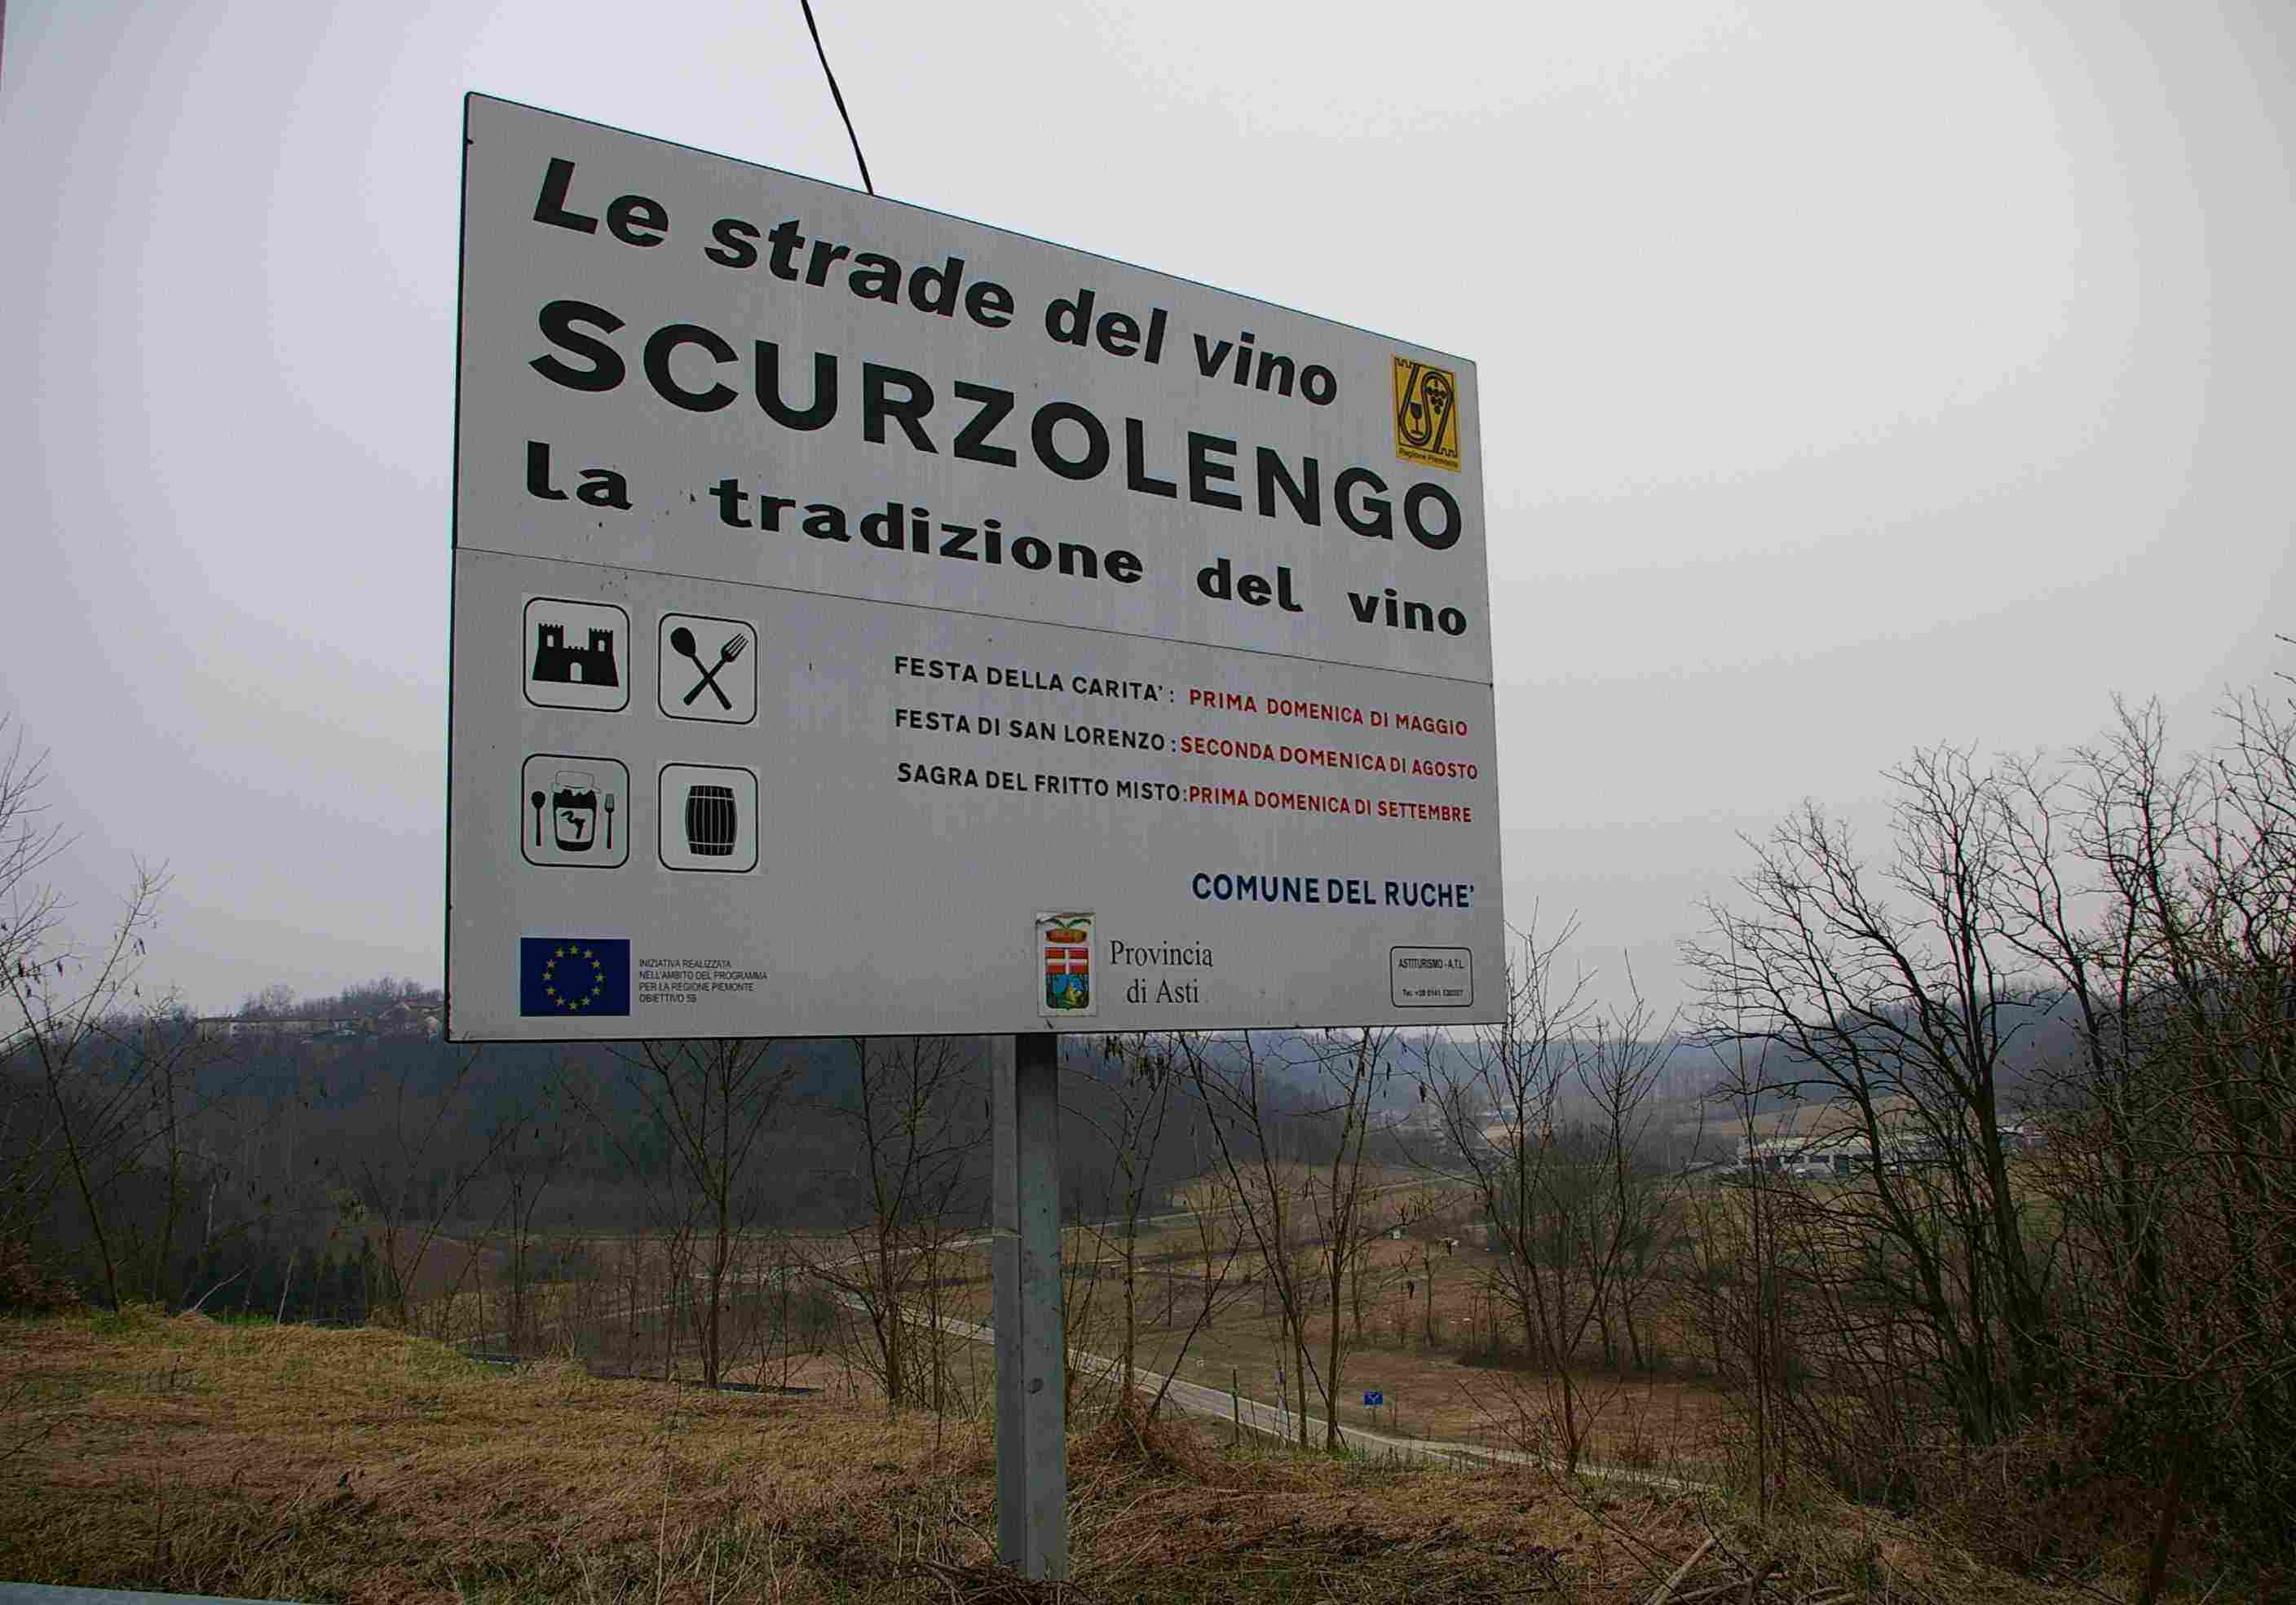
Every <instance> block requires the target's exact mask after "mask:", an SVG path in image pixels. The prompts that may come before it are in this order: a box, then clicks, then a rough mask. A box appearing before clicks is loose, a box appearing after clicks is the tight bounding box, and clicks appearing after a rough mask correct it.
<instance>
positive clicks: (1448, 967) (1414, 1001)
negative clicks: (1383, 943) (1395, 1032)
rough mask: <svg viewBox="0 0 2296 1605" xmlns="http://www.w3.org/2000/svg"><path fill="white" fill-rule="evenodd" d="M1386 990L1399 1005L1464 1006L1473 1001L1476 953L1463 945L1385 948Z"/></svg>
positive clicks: (1400, 1006) (1423, 1006) (1426, 1006)
mask: <svg viewBox="0 0 2296 1605" xmlns="http://www.w3.org/2000/svg"><path fill="white" fill-rule="evenodd" d="M1387 972H1388V991H1389V996H1390V1000H1391V1001H1392V1002H1393V1003H1394V1004H1395V1006H1396V1007H1397V1008H1464V1007H1465V1006H1466V1005H1468V1004H1470V1003H1472V1002H1473V1001H1474V1000H1475V956H1474V952H1473V951H1472V949H1469V948H1463V947H1399V948H1390V949H1388V951H1387Z"/></svg>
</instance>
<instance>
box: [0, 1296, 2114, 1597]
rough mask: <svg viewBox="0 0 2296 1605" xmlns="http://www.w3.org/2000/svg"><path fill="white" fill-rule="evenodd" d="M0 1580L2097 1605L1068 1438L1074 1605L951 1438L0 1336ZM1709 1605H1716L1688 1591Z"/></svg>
mask: <svg viewBox="0 0 2296 1605" xmlns="http://www.w3.org/2000/svg"><path fill="white" fill-rule="evenodd" d="M0 1377H5V1378H6V1379H7V1380H6V1381H4V1382H0V1578H6V1579H11V1580H21V1581H31V1582H42V1583H52V1584H79V1585H87V1586H106V1587H143V1588H163V1589H172V1590H180V1591H184V1592H188V1593H216V1594H238V1595H254V1596H264V1597H270V1598H281V1599H307V1600H341V1601H392V1602H394V1605H396V1602H399V1601H460V1600H478V1601H514V1600H516V1601H523V1600H537V1601H539V1600H545V1599H548V1600H582V1601H586V1600H602V1601H603V1600H640V1599H644V1600H656V1599H660V1600H665V1601H708V1600H773V1601H784V1600H785V1601H816V1600H821V1601H832V1600H835V1601H920V1602H922V1601H959V1602H960V1605H970V1602H986V1601H1026V1600H1030V1599H1040V1598H1041V1599H1051V1598H1054V1597H1059V1598H1063V1599H1070V1600H1087V1601H1191V1600H1203V1601H1212V1600H1219V1601H1234V1600H1242V1601H1302V1602H1303V1605H1308V1602H1313V1601H1334V1602H1339V1601H1382V1600H1394V1599H1401V1598H1406V1597H1407V1598H1410V1599H1413V1600H1414V1601H1421V1602H1423V1605H1443V1602H1447V1601H1457V1602H1459V1605H1468V1602H1480V1601H1501V1600H1511V1599H1519V1598H1546V1599H1555V1600H1561V1601H1597V1600H1603V1601H1611V1600H1616V1601H1627V1600H1632V1601H1642V1600H1646V1599H1648V1598H1649V1597H1651V1595H1652V1591H1653V1590H1654V1589H1655V1588H1657V1587H1658V1585H1659V1584H1661V1582H1662V1581H1663V1580H1664V1579H1665V1578H1666V1577H1667V1576H1669V1574H1670V1573H1672V1572H1673V1571H1674V1570H1675V1569H1676V1568H1677V1566H1678V1565H1679V1564H1680V1563H1681V1562H1682V1561H1683V1560H1686V1559H1688V1558H1689V1557H1691V1556H1692V1555H1693V1552H1694V1551H1698V1550H1699V1549H1700V1546H1701V1545H1702V1543H1705V1542H1706V1541H1707V1540H1708V1539H1709V1538H1712V1539H1714V1540H1715V1542H1714V1543H1713V1544H1712V1545H1711V1546H1710V1547H1709V1548H1708V1549H1707V1550H1706V1551H1705V1553H1704V1555H1703V1556H1702V1559H1701V1560H1700V1561H1699V1563H1698V1566H1697V1567H1696V1568H1694V1569H1693V1571H1692V1572H1691V1573H1690V1574H1688V1575H1687V1576H1685V1577H1684V1578H1683V1579H1682V1580H1681V1581H1680V1583H1679V1584H1677V1591H1676V1597H1677V1599H1682V1600H1687V1599H1691V1598H1694V1597H1696V1596H1697V1595H1698V1594H1699V1593H1701V1591H1703V1590H1710V1589H1712V1588H1713V1587H1714V1586H1715V1585H1716V1584H1722V1583H1725V1582H1730V1583H1731V1584H1732V1586H1731V1589H1730V1595H1729V1597H1731V1598H1733V1599H1738V1598H1751V1597H1755V1596H1753V1595H1752V1594H1751V1593H1749V1592H1748V1591H1747V1590H1746V1588H1745V1587H1744V1584H1743V1581H1733V1580H1734V1579H1743V1578H1744V1577H1745V1576H1746V1575H1747V1574H1748V1573H1749V1572H1750V1571H1759V1570H1761V1568H1763V1567H1764V1566H1765V1565H1767V1566H1768V1567H1769V1570H1768V1572H1767V1583H1766V1584H1764V1585H1763V1587H1762V1589H1761V1592H1760V1593H1759V1597H1760V1598H1761V1599H1764V1600H1768V1601H1803V1602H1806V1605H1816V1602H1818V1601H1834V1600H1841V1601H1847V1600H1849V1599H1875V1600H1884V1599H1886V1600H1893V1601H1894V1600H1935V1601H1945V1600H2001V1601H2034V1602H2036V1605H2038V1602H2039V1601H2055V1600H2061V1599H2062V1600H2066V1601H2070V1600H2071V1599H2074V1598H2077V1597H2079V1598H2095V1597H2096V1596H2095V1595H2094V1594H2093V1593H2082V1594H2075V1593H2062V1594H2059V1593H2052V1592H2048V1591H2043V1590H2039V1589H2037V1588H2035V1587H2033V1586H2032V1585H2030V1584H2020V1583H2018V1582H2016V1581H2014V1580H2013V1579H2010V1578H2007V1577H2005V1576H2002V1575H2000V1574H1997V1573H1990V1572H1987V1571H1985V1570H1983V1569H1981V1568H1978V1567H1976V1566H1974V1565H1973V1564H1972V1563H1970V1562H1968V1561H1967V1560H1964V1559H1962V1558H1960V1557H1958V1556H1957V1555H1956V1554H1955V1553H1953V1552H1950V1551H1945V1550H1942V1549H1939V1548H1938V1547H1937V1546H1935V1545H1933V1544H1930V1543H1924V1542H1923V1541H1922V1540H1921V1539H1919V1538H1918V1536H1917V1535H1915V1534H1914V1533H1913V1532H1911V1531H1910V1530H1909V1529H1906V1528H1903V1527H1899V1526H1897V1525H1895V1524H1892V1523H1890V1522H1889V1521H1887V1520H1885V1519H1882V1518H1879V1517H1874V1516H1869V1515H1866V1514H1865V1513H1861V1512H1854V1511H1849V1510H1844V1509H1841V1508H1840V1507H1818V1506H1816V1505H1806V1506H1804V1507H1801V1508H1800V1510H1798V1512H1797V1513H1796V1514H1795V1515H1794V1516H1792V1517H1791V1518H1789V1519H1785V1520H1784V1521H1774V1522H1773V1523H1772V1525H1771V1526H1770V1527H1769V1528H1768V1529H1767V1530H1766V1531H1757V1530H1755V1529H1753V1528H1751V1527H1749V1526H1748V1525H1747V1524H1746V1523H1745V1522H1744V1521H1743V1514H1742V1512H1740V1511H1738V1510H1736V1509H1735V1508H1734V1506H1732V1505H1731V1504H1730V1503H1728V1502H1726V1501H1723V1500H1721V1499H1718V1498H1715V1497H1711V1496H1710V1497H1707V1498H1705V1499H1703V1500H1698V1499H1692V1498H1685V1497H1682V1496H1677V1495H1673V1494H1661V1493H1658V1492H1655V1491H1652V1490H1649V1489H1643V1488H1629V1487H1624V1486H1609V1487H1603V1486H1594V1485H1568V1484H1562V1483H1559V1482H1558V1481H1556V1480H1555V1479H1554V1478H1552V1477H1547V1476H1546V1475H1545V1474H1533V1473H1525V1472H1523V1471H1521V1470H1519V1469H1516V1470H1508V1471H1484V1470H1474V1469H1458V1470H1451V1469H1405V1468H1399V1467H1396V1466H1393V1465H1389V1464H1379V1463H1373V1462H1367V1461H1331V1460H1322V1459H1306V1460H1302V1459H1294V1458H1292V1457H1290V1456H1288V1455H1286V1454H1285V1453H1283V1452H1281V1451H1278V1450H1275V1449H1272V1448H1270V1447H1269V1446H1267V1445H1265V1444H1258V1443H1247V1444H1242V1445H1235V1444H1227V1443H1226V1442H1224V1441H1221V1440H1222V1439H1223V1438H1224V1437H1225V1435H1224V1434H1217V1433H1215V1434H1211V1435H1210V1436H1199V1435H1195V1434H1193V1433H1190V1432H1185V1431H1175V1432H1171V1433H1169V1434H1164V1433H1161V1432H1160V1434H1159V1436H1157V1438H1156V1439H1155V1440H1154V1442H1152V1444H1149V1445H1147V1446H1146V1447H1145V1448H1143V1447H1142V1446H1141V1445H1140V1444H1138V1443H1137V1440H1136V1439H1134V1438H1132V1437H1130V1436H1128V1435H1126V1434H1124V1433H1123V1432H1121V1431H1120V1430H1119V1429H1117V1428H1115V1426H1114V1424H1113V1423H1111V1422H1102V1423H1100V1424H1098V1425H1096V1426H1091V1427H1088V1428H1087V1430H1086V1431H1085V1432H1084V1433H1083V1434H1082V1435H1080V1436H1078V1438H1076V1439H1075V1440H1073V1441H1072V1444H1071V1451H1070V1458H1071V1492H1072V1499H1073V1512H1074V1513H1073V1523H1074V1549H1075V1554H1076V1575H1077V1585H1076V1587H1075V1588H1074V1589H1072V1590H1070V1591H1066V1592H1062V1591H1058V1590H1054V1589H1052V1588H1049V1587H1043V1586H1025V1587H1024V1586H1022V1585H1021V1584H1018V1583H1017V1582H1016V1581H1015V1580H1013V1579H1012V1578H1011V1577H1010V1576H1008V1575H1005V1574H1000V1573H999V1572H997V1571H996V1568H994V1566H993V1560H994V1549H995V1540H996V1511H995V1504H994V1482H995V1477H994V1468H995V1452H994V1448H993V1445H992V1443H991V1441H990V1437H989V1435H988V1430H987V1428H986V1426H985V1424H983V1423H980V1422H978V1421H955V1420H953V1421H940V1422H937V1421H936V1420H934V1419H933V1418H931V1416H920V1415H904V1416H902V1417H900V1418H898V1419H896V1420H888V1419H887V1418H886V1415H885V1412H884V1410H883V1408H882V1406H881V1403H873V1402H872V1401H870V1400H869V1399H867V1398H866V1397H859V1398H855V1397H850V1396H848V1395H845V1394H843V1393H841V1392H840V1393H834V1394H832V1393H828V1392H824V1394H821V1395H815V1396H812V1397H807V1398H795V1397H786V1396H778V1395H775V1396H768V1395H737V1394H727V1395H717V1394H709V1393H705V1392H702V1391H701V1390H699V1389H694V1388H682V1387H665V1386H662V1385H660V1384H634V1383H628V1382H610V1381H604V1380H600V1379H593V1378H592V1377H590V1376H588V1375H587V1374H586V1372H584V1371H583V1370H581V1369H580V1368H578V1366H576V1365H573V1364H572V1363H570V1362H555V1363H545V1364H541V1365H537V1366H534V1367H531V1368H529V1369H526V1370H519V1371H514V1372H504V1371H500V1370H491V1369H489V1368H487V1367H484V1366H480V1365H478V1364H474V1363H472V1362H467V1361H465V1360H463V1359H462V1358H460V1357H458V1356H457V1355H455V1354H453V1353H452V1352H451V1351H449V1350H447V1349H446V1348H444V1347H442V1346H439V1345H436V1344H433V1343H430V1342H428V1341H425V1340H422V1339H419V1338H414V1337H408V1336H406V1335H404V1334H400V1333H395V1332H389V1331H384V1330H380V1329H365V1330H336V1331H330V1330H317V1329H309V1328H294V1327H289V1328H279V1327H273V1326H268V1325H261V1324H237V1323H234V1324H218V1323H216V1322H212V1321H207V1320H205V1319H204V1318H201V1317H192V1318H188V1319H169V1318H166V1317H164V1316H162V1315H161V1314H160V1313H157V1312H155V1311H144V1310H131V1311H129V1312H127V1313H124V1314H120V1315H109V1314H106V1315H94V1316H87V1315H78V1316H63V1317H47V1318H42V1319H37V1320H27V1319H13V1320H5V1321H0ZM1707 1597H1709V1598H1713V1597H1718V1596H1717V1595H1714V1594H1712V1593H1709V1594H1708V1595H1707Z"/></svg>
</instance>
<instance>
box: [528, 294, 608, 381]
mask: <svg viewBox="0 0 2296 1605" xmlns="http://www.w3.org/2000/svg"><path fill="white" fill-rule="evenodd" d="M536 321H537V322H538V323H539V324H541V325H542V334H543V338H544V339H545V340H547V341H549V342H550V343H551V344H552V345H554V346H557V347H558V348H560V349H561V350H568V351H571V352H573V353H574V354H575V355H576V356H578V357H586V358H589V359H590V366H588V367H586V368H578V367H573V366H569V365H568V364H566V363H563V362H561V361H560V360H559V359H558V358H555V357H537V358H535V359H534V361H533V363H532V365H531V366H533V368H534V371H535V372H536V373H537V374H541V375H542V376H543V377H544V378H545V379H547V380H549V381H550V382H551V383H553V384H562V385H564V386H565V387H566V388H567V389H568V390H578V391H610V390H611V389H613V388H614V386H616V385H618V384H619V383H621V382H622V378H623V375H624V374H626V373H627V371H628V370H627V369H626V368H625V367H624V366H623V365H622V355H621V353H620V352H619V351H617V350H614V348H613V347H611V346H610V345H608V344H607V343H606V342H604V341H603V340H598V339H594V338H593V337H592V336H590V335H587V334H584V333H580V332H579V327H578V325H583V324H587V325H591V326H592V327H594V328H596V329H600V330H603V332H605V333H608V334H611V333H613V332H614V331H615V330H617V329H619V328H620V327H621V326H622V320H621V319H620V318H619V317H615V316H614V315H613V314H612V313H611V312H609V311H607V310H606V309H604V308H603V307H594V306H592V305H591V304H590V303H589V302H588V301H578V300H554V301H551V302H549V303H547V304H546V305H545V306H544V307H543V309H542V311H541V312H540V314H539V315H538V316H537V319H536Z"/></svg>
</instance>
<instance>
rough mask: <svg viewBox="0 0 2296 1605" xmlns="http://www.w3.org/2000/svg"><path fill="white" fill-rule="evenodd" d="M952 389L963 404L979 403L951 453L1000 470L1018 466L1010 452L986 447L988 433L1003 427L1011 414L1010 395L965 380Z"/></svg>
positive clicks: (992, 386)
mask: <svg viewBox="0 0 2296 1605" xmlns="http://www.w3.org/2000/svg"><path fill="white" fill-rule="evenodd" d="M951 388H952V389H954V390H955V391H956V393H957V395H958V396H959V397H961V398H962V399H964V400H967V401H978V402H980V411H979V412H977V413H975V414H973V415H972V421H971V422H970V423H968V424H965V426H964V428H963V429H960V430H958V431H957V432H956V444H955V446H954V447H953V448H951V449H952V450H954V451H955V453H956V455H957V456H958V457H963V458H964V459H965V460H966V461H967V462H972V463H994V464H996V465H997V466H998V467H1000V468H1010V467H1012V466H1013V465H1014V464H1016V463H1018V462H1019V461H1020V460H1021V459H1020V457H1017V456H1016V455H1014V453H1013V451H1012V450H1011V449H1010V448H1007V447H1004V446H991V445H989V444H988V433H989V431H991V430H993V429H995V428H996V426H997V425H998V424H1002V423H1003V422H1004V421H1005V416H1006V415H1008V414H1010V413H1011V412H1012V410H1013V392H1012V391H1001V390H998V389H997V388H996V386H995V385H992V384H974V383H972V382H971V381H969V380H964V379H960V380H958V381H957V382H956V383H955V385H953V386H952V387H951Z"/></svg>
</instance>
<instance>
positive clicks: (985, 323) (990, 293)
mask: <svg viewBox="0 0 2296 1605" xmlns="http://www.w3.org/2000/svg"><path fill="white" fill-rule="evenodd" d="M964 312H965V316H966V317H970V318H972V321H973V322H975V323H977V324H979V325H980V326H981V327H982V328H984V329H1001V328H1003V327H1005V325H1007V324H1009V323H1011V322H1012V321H1013V292H1011V291H1010V290H1007V289H1006V288H1005V286H1004V285H1002V284H998V283H997V282H996V280H994V279H981V280H979V281H978V282H976V283H975V284H973V286H972V289H970V290H968V291H966V292H964Z"/></svg>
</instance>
